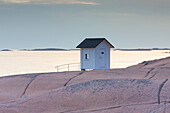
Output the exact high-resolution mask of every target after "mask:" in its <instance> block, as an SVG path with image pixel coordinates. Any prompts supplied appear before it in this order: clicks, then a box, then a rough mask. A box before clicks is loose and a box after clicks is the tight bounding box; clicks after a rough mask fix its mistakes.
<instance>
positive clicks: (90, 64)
mask: <svg viewBox="0 0 170 113" xmlns="http://www.w3.org/2000/svg"><path fill="white" fill-rule="evenodd" d="M85 54H88V55H89V59H85ZM81 69H95V48H90V49H89V48H82V49H81Z"/></svg>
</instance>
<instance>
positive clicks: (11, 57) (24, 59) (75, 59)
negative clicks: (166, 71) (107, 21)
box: [0, 50, 170, 77]
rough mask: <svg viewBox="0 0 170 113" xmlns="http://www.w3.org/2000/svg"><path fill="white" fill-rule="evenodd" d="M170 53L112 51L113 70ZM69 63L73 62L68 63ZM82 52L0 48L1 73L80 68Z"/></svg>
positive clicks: (44, 71) (42, 71) (57, 70)
mask: <svg viewBox="0 0 170 113" xmlns="http://www.w3.org/2000/svg"><path fill="white" fill-rule="evenodd" d="M168 56H170V50H152V51H120V50H111V58H110V65H111V69H114V68H126V67H128V66H131V65H136V64H138V63H141V62H143V61H148V60H154V59H160V58H165V57H168ZM68 64H69V65H68ZM79 64H80V51H79V50H71V51H19V50H13V51H0V76H1V77H2V76H9V75H10V76H12V75H16V74H27V73H47V72H62V71H77V70H79V69H80V65H79Z"/></svg>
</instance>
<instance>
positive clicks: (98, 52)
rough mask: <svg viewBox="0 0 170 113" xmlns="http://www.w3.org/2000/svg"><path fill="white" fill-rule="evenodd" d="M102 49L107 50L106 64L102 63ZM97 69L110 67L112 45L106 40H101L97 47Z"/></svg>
mask: <svg viewBox="0 0 170 113" xmlns="http://www.w3.org/2000/svg"><path fill="white" fill-rule="evenodd" d="M101 50H105V53H104V54H105V64H102V65H101V63H100V60H101V58H100V57H101ZM95 69H110V46H109V45H108V44H107V43H106V42H105V41H103V42H101V43H100V44H99V45H98V46H97V47H96V48H95Z"/></svg>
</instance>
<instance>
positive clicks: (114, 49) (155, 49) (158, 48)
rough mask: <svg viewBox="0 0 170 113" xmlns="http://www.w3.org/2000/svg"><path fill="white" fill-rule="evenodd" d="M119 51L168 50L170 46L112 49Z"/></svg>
mask: <svg viewBox="0 0 170 113" xmlns="http://www.w3.org/2000/svg"><path fill="white" fill-rule="evenodd" d="M114 50H120V51H152V50H170V48H151V49H142V48H141V49H140V48H139V49H114Z"/></svg>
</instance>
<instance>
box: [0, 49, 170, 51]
mask: <svg viewBox="0 0 170 113" xmlns="http://www.w3.org/2000/svg"><path fill="white" fill-rule="evenodd" d="M16 50H17V49H16ZM73 50H80V49H62V48H40V49H18V51H73ZM112 50H119V51H152V50H170V48H151V49H142V48H139V49H112ZM0 51H13V50H12V49H1V50H0Z"/></svg>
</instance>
